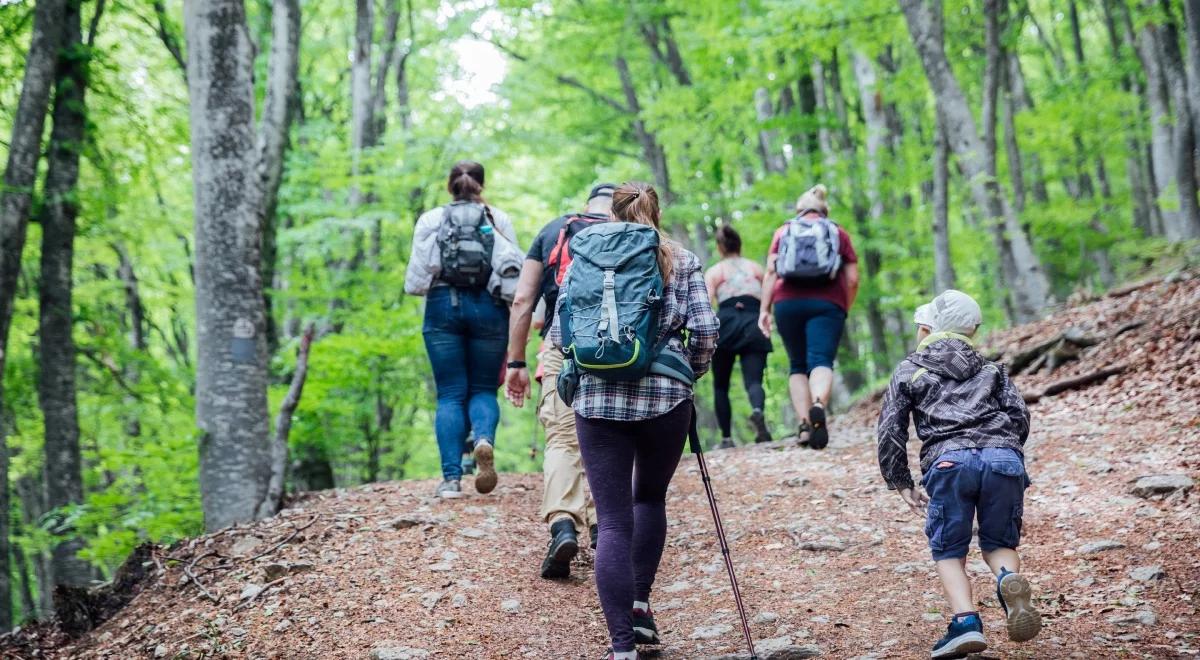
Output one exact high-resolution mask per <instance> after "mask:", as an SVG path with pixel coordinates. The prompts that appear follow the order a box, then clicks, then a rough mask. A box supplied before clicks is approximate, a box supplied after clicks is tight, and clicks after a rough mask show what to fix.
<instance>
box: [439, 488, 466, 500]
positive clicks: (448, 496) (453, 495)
mask: <svg viewBox="0 0 1200 660" xmlns="http://www.w3.org/2000/svg"><path fill="white" fill-rule="evenodd" d="M462 496H463V494H462V491H461V490H460V491H458V492H454V491H448V492H447V491H443V492H440V493H438V497H440V498H442V499H443V500H457V499H460V498H461V497H462Z"/></svg>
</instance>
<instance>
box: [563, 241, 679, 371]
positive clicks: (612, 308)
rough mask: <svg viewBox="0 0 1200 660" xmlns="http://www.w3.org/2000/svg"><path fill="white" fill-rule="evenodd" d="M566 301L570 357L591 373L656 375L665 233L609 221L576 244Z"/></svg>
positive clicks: (565, 326) (565, 327) (565, 328)
mask: <svg viewBox="0 0 1200 660" xmlns="http://www.w3.org/2000/svg"><path fill="white" fill-rule="evenodd" d="M571 257H572V261H571V272H570V277H568V278H567V279H566V282H565V285H564V288H563V290H562V292H561V293H560V297H561V298H562V299H563V303H562V308H561V310H562V318H561V320H560V321H559V322H560V323H561V325H562V328H561V329H562V343H563V352H564V354H566V357H567V358H569V359H572V360H574V362H575V367H576V368H578V369H579V371H581V372H584V373H590V374H594V375H596V376H598V377H600V378H604V379H606V380H618V381H635V380H638V379H640V378H642V377H643V376H645V375H647V374H648V373H650V367H651V365H652V364H653V363H654V361H655V359H656V357H657V356H658V354H659V352H660V350H661V348H662V347H661V346H659V345H657V342H656V341H655V338H656V337H657V335H658V329H659V315H660V311H661V309H662V298H663V288H664V283H663V277H662V271H661V270H660V269H659V267H658V232H657V231H656V230H655V229H654V228H653V227H648V226H646V225H640V224H636V223H631V222H604V223H599V224H596V225H593V226H591V227H588V228H587V229H584V230H583V231H581V232H579V234H578V235H576V236H575V237H574V238H572V239H571Z"/></svg>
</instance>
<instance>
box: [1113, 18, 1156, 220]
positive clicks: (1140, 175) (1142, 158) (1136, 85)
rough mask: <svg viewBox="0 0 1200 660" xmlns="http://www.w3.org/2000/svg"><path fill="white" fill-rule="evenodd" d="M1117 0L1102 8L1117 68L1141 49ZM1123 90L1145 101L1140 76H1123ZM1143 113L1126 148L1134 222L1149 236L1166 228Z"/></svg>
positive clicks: (1133, 119)
mask: <svg viewBox="0 0 1200 660" xmlns="http://www.w3.org/2000/svg"><path fill="white" fill-rule="evenodd" d="M1113 2H1114V0H1103V2H1101V8H1102V9H1103V10H1104V24H1105V29H1106V31H1107V32H1108V39H1109V46H1110V48H1111V51H1112V56H1113V61H1114V62H1115V63H1116V64H1117V66H1119V67H1120V66H1124V63H1125V58H1124V56H1123V51H1124V49H1125V48H1128V49H1129V50H1130V51H1132V52H1133V53H1134V54H1135V56H1136V53H1137V46H1136V44H1135V41H1134V38H1133V31H1132V29H1131V28H1130V27H1128V23H1124V22H1123V23H1122V25H1123V26H1124V29H1119V28H1118V27H1117V17H1116V16H1114V13H1113V6H1112V5H1113ZM1120 6H1121V8H1122V9H1123V10H1125V12H1127V11H1128V8H1127V7H1125V4H1124V2H1121V5H1120ZM1121 87H1122V88H1123V89H1124V90H1125V91H1127V92H1129V93H1130V94H1132V95H1133V96H1134V97H1136V98H1142V97H1143V96H1144V95H1145V92H1144V90H1143V87H1142V83H1141V81H1140V80H1139V79H1138V77H1137V76H1133V75H1130V74H1129V73H1125V74H1124V75H1122V76H1121ZM1139 116H1140V113H1138V114H1135V115H1133V116H1132V117H1130V120H1129V122H1128V126H1127V130H1126V134H1125V147H1126V150H1127V155H1126V159H1125V169H1126V173H1127V176H1128V178H1129V188H1130V192H1131V195H1132V197H1133V222H1134V226H1136V227H1138V228H1140V229H1141V230H1142V231H1143V232H1144V233H1146V234H1153V233H1155V227H1159V226H1161V225H1162V219H1161V217H1160V216H1159V210H1158V201H1157V194H1156V193H1155V186H1154V174H1153V169H1154V168H1153V164H1152V158H1151V156H1150V149H1149V148H1148V147H1147V146H1146V145H1144V144H1143V143H1142V140H1141V138H1140V137H1139V134H1140V133H1142V132H1143V131H1144V130H1145V126H1144V124H1143V123H1142V122H1141V121H1140V120H1139Z"/></svg>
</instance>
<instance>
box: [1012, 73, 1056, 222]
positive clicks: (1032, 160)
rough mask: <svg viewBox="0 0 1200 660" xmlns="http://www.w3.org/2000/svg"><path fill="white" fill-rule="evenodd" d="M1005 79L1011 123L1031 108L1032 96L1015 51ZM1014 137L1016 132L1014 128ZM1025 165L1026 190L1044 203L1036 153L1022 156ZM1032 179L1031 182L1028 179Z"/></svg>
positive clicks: (1046, 195)
mask: <svg viewBox="0 0 1200 660" xmlns="http://www.w3.org/2000/svg"><path fill="white" fill-rule="evenodd" d="M1005 74H1006V75H1005V80H1006V81H1007V83H1008V97H1009V104H1010V105H1011V106H1012V107H1011V110H1012V113H1013V123H1014V125H1015V123H1016V116H1017V115H1019V114H1020V113H1022V112H1024V111H1026V110H1032V109H1033V98H1032V97H1030V96H1029V91H1028V90H1027V88H1026V86H1025V73H1024V71H1022V70H1021V59H1020V58H1019V57H1017V54H1016V53H1009V54H1008V69H1007V70H1006V71H1005ZM1013 137H1014V139H1016V132H1015V128H1014V133H1013ZM1022 161H1023V162H1024V164H1025V165H1027V166H1028V170H1029V176H1028V177H1026V176H1024V172H1022V179H1023V180H1024V183H1025V184H1031V185H1028V191H1029V192H1030V193H1031V194H1032V195H1033V201H1035V202H1037V203H1039V204H1045V203H1046V202H1048V201H1050V193H1049V191H1047V190H1046V177H1045V175H1044V173H1043V169H1042V161H1041V158H1040V157H1039V156H1038V155H1037V153H1034V152H1030V153H1029V154H1027V155H1026V156H1024V157H1023V158H1022ZM1030 179H1032V182H1031V181H1030Z"/></svg>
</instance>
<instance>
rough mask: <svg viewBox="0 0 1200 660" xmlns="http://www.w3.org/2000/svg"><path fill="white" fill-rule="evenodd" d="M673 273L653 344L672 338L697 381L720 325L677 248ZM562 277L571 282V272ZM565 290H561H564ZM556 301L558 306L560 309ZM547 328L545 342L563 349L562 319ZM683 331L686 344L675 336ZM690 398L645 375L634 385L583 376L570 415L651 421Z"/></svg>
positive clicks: (698, 273)
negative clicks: (546, 339) (685, 335)
mask: <svg viewBox="0 0 1200 660" xmlns="http://www.w3.org/2000/svg"><path fill="white" fill-rule="evenodd" d="M673 248H674V249H673V253H674V269H673V272H672V274H671V281H670V282H666V283H665V288H664V290H663V308H662V313H661V315H660V316H659V319H660V324H659V328H658V335H657V337H656V338H655V340H656V341H662V340H663V338H664V337H666V336H668V335H672V338H671V339H670V341H671V342H673V343H675V344H676V346H677V347H680V348H682V349H683V352H684V354H685V355H687V358H688V362H690V363H691V366H692V370H693V371H694V372H695V374H696V378H699V377H700V376H701V375H703V374H704V373H706V372H707V371H708V367H709V364H710V363H711V362H712V354H713V351H714V350H716V345H717V330H718V328H719V327H720V323H719V322H718V321H717V316H716V314H714V313H713V309H712V303H711V302H709V295H708V288H707V287H706V286H705V285H704V273H703V271H702V269H701V264H700V259H699V258H697V257H696V255H694V254H692V253H691V252H689V251H687V250H685V249H683V248H682V247H680V246H679V245H673ZM566 277H567V278H570V277H571V271H570V269H568V270H567V274H566ZM564 288H565V287H564ZM562 303H563V298H562V297H559V299H558V304H557V307H558V308H561V307H562ZM555 311H556V313H555V315H554V325H553V326H551V328H550V343H551V344H552V345H554V346H556V347H559V348H561V347H562V328H561V327H560V326H559V319H560V318H561V316H560V315H559V314H558V313H557V311H558V309H556V310H555ZM683 330H686V331H687V341H686V342H683V340H682V339H680V337H679V335H680V334H681V332H682V331H683ZM691 398H692V387H691V386H690V385H687V384H685V383H682V382H680V381H678V380H675V379H674V378H668V377H666V376H658V375H653V374H652V375H649V376H646V377H644V378H642V379H641V380H638V381H636V382H616V381H610V380H604V379H603V378H598V377H596V376H594V375H592V374H587V373H585V374H582V375H581V378H580V380H579V389H578V391H577V392H576V394H575V403H574V408H575V412H577V413H579V414H580V415H582V416H584V417H587V418H600V419H611V420H615V421H621V422H632V421H638V420H643V419H652V418H654V417H659V416H661V415H664V414H666V413H668V412H670V411H671V410H672V409H673V408H674V407H675V406H677V405H679V404H680V403H681V402H683V401H686V400H689V399H691Z"/></svg>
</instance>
